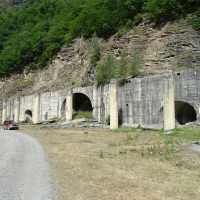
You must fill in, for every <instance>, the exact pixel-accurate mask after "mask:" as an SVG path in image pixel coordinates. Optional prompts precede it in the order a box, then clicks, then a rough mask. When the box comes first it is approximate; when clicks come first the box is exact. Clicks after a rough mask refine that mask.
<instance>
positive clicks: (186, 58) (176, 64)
mask: <svg viewBox="0 0 200 200" xmlns="http://www.w3.org/2000/svg"><path fill="white" fill-rule="evenodd" d="M107 45H108V47H107V49H106V51H105V54H107V53H110V54H113V55H115V56H116V57H120V54H121V53H122V52H123V51H125V52H127V53H128V55H129V56H133V55H134V54H138V55H139V57H140V59H141V61H142V63H143V64H142V66H143V67H142V69H141V70H142V71H143V73H144V75H148V74H157V73H163V72H166V71H169V70H179V69H184V68H194V67H198V66H200V34H199V33H198V32H197V31H195V30H193V29H192V27H191V26H189V25H188V24H187V23H186V22H185V21H183V22H177V23H168V24H166V25H165V26H164V27H162V28H160V29H158V28H152V26H151V25H145V24H141V25H140V26H138V27H136V28H135V29H133V30H131V31H130V32H128V33H127V34H125V35H124V36H122V37H121V38H117V37H113V38H111V39H110V41H109V42H108V43H107Z"/></svg>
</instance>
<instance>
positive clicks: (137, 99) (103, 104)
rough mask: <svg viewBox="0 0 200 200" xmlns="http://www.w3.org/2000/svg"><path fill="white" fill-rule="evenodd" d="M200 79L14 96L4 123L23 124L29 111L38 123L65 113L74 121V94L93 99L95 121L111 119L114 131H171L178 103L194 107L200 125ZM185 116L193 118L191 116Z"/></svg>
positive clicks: (187, 73) (199, 73)
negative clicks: (17, 119)
mask: <svg viewBox="0 0 200 200" xmlns="http://www.w3.org/2000/svg"><path fill="white" fill-rule="evenodd" d="M199 77H200V70H198V69H195V70H184V71H180V72H176V73H172V72H168V73H165V74H162V75H152V76H147V77H136V78H131V79H127V80H125V81H124V82H123V83H122V82H119V84H118V85H117V86H116V85H115V84H113V83H112V82H111V83H110V84H108V85H105V86H101V87H97V86H96V85H94V86H90V87H78V88H76V87H75V88H72V89H66V90H60V91H54V92H51V91H50V92H45V93H40V94H37V93H36V94H34V95H30V96H20V98H16V97H12V98H8V99H5V100H4V101H3V106H2V109H1V110H2V121H4V120H5V119H7V118H8V119H16V118H19V121H23V120H24V119H25V112H26V111H27V110H31V111H32V112H33V113H32V114H33V118H32V120H33V122H34V123H37V122H42V121H46V120H51V119H55V118H57V119H61V118H62V116H63V112H64V113H65V116H64V118H65V119H66V120H67V121H70V120H71V119H72V114H73V95H74V94H82V95H84V96H86V97H87V98H88V99H89V101H90V103H91V105H92V109H93V119H94V120H96V121H98V122H101V123H106V122H108V119H109V118H110V121H111V122H112V125H111V127H113V128H117V127H118V125H117V123H118V122H119V121H120V125H122V126H126V127H143V128H156V129H161V128H165V130H171V129H173V128H175V122H176V121H178V120H177V117H176V120H175V116H176V114H177V109H178V108H177V107H176V106H175V105H176V103H177V102H183V103H187V104H188V105H190V106H191V107H192V108H194V109H193V110H194V111H195V113H194V115H196V122H195V123H200V89H199V88H200V78H199ZM63 105H64V111H63ZM183 110H184V108H183ZM18 111H19V113H17V112H18ZM179 114H181V113H179ZM185 114H186V115H188V117H187V118H190V116H189V114H188V113H185ZM188 122H193V121H190V120H189V121H188Z"/></svg>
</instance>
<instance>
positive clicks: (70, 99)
mask: <svg viewBox="0 0 200 200" xmlns="http://www.w3.org/2000/svg"><path fill="white" fill-rule="evenodd" d="M72 117H73V94H72V90H70V91H69V92H68V94H67V96H66V121H71V120H72Z"/></svg>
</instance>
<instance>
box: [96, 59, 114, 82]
mask: <svg viewBox="0 0 200 200" xmlns="http://www.w3.org/2000/svg"><path fill="white" fill-rule="evenodd" d="M114 69H115V63H114V59H113V57H112V56H111V55H109V56H107V57H106V58H105V60H104V61H103V62H101V63H99V64H98V65H97V68H96V76H97V84H98V85H105V84H108V83H109V82H110V80H111V79H112V78H114V77H115V73H114Z"/></svg>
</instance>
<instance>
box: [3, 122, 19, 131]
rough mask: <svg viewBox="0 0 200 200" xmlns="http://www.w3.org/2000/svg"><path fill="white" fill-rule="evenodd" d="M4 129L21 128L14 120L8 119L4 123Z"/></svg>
mask: <svg viewBox="0 0 200 200" xmlns="http://www.w3.org/2000/svg"><path fill="white" fill-rule="evenodd" d="M3 129H4V130H17V129H19V127H18V125H17V124H16V123H15V122H14V121H13V120H6V121H4V123H3Z"/></svg>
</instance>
